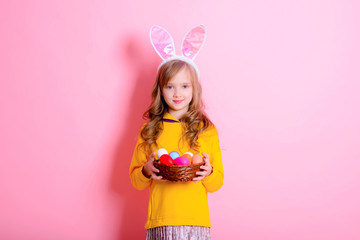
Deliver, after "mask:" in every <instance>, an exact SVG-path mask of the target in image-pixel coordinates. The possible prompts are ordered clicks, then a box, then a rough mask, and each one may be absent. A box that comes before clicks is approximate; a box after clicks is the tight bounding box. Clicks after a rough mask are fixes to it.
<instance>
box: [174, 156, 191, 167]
mask: <svg viewBox="0 0 360 240" xmlns="http://www.w3.org/2000/svg"><path fill="white" fill-rule="evenodd" d="M175 165H189V159H187V158H186V157H183V156H181V157H178V158H175Z"/></svg>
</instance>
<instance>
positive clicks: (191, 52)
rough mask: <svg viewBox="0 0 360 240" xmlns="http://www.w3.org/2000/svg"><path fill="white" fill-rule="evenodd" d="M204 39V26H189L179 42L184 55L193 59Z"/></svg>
mask: <svg viewBox="0 0 360 240" xmlns="http://www.w3.org/2000/svg"><path fill="white" fill-rule="evenodd" d="M205 39H206V28H205V26H204V25H199V26H196V27H193V28H191V29H190V30H189V31H188V32H187V33H186V34H185V37H184V39H183V42H182V44H181V51H182V53H183V56H184V57H187V58H190V59H191V60H194V59H195V57H196V56H197V55H198V53H199V52H200V50H201V48H202V47H203V45H204V42H205Z"/></svg>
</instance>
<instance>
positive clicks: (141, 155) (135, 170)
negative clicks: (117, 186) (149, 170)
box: [129, 134, 152, 190]
mask: <svg viewBox="0 0 360 240" xmlns="http://www.w3.org/2000/svg"><path fill="white" fill-rule="evenodd" d="M142 142H143V140H142V138H141V136H140V134H139V136H138V140H137V143H136V146H135V149H134V153H133V156H132V160H131V164H130V169H129V175H130V180H131V184H132V185H133V186H134V187H135V188H136V189H138V190H143V189H145V188H147V187H149V186H150V184H151V182H152V179H151V178H146V177H145V176H144V175H143V173H142V172H141V170H142V167H143V166H144V165H145V163H146V162H147V161H148V157H147V156H146V154H145V152H144V151H143V150H142V149H140V148H139V147H138V146H139V144H141V143H142Z"/></svg>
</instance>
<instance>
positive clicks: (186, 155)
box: [183, 153, 192, 164]
mask: <svg viewBox="0 0 360 240" xmlns="http://www.w3.org/2000/svg"><path fill="white" fill-rule="evenodd" d="M183 157H186V158H187V159H189V162H190V164H191V163H192V157H191V155H190V154H187V153H185V154H184V155H183Z"/></svg>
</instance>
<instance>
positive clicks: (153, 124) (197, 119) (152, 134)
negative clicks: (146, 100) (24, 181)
mask: <svg viewBox="0 0 360 240" xmlns="http://www.w3.org/2000/svg"><path fill="white" fill-rule="evenodd" d="M183 68H186V69H187V71H188V73H189V74H190V76H191V83H192V88H193V96H192V100H191V102H190V104H189V109H188V111H187V112H186V114H185V115H184V116H183V117H182V118H181V124H182V125H183V128H184V132H183V135H182V137H181V138H182V139H185V140H186V141H187V142H188V144H189V146H190V148H191V149H193V150H194V151H195V152H198V150H199V147H200V146H199V143H198V142H197V140H198V137H199V134H200V133H201V132H203V131H205V130H206V129H207V128H208V127H209V126H213V123H212V122H211V121H210V119H209V118H208V117H207V116H206V114H205V112H204V104H203V101H202V89H201V85H200V83H199V79H198V75H197V73H196V71H195V69H194V68H193V67H192V66H191V65H189V64H188V63H186V62H184V61H182V60H172V61H169V62H166V63H165V64H163V65H162V66H161V67H160V68H159V70H158V73H157V77H156V82H155V85H154V88H153V91H152V95H151V96H152V101H151V104H150V107H149V108H148V110H147V111H146V112H145V113H144V114H143V118H144V119H147V120H149V122H148V123H147V124H145V126H144V128H143V129H142V130H141V133H140V136H141V138H142V139H143V140H144V142H143V143H142V144H141V145H140V146H142V147H144V148H145V151H146V152H147V153H151V152H152V151H154V150H155V149H156V148H158V145H157V143H156V140H157V139H158V137H159V136H160V133H161V132H162V130H163V126H162V118H163V116H164V114H165V113H166V112H167V111H168V105H167V103H166V102H165V99H164V97H163V96H162V89H163V88H164V87H165V86H166V85H167V84H168V82H169V81H170V80H171V79H172V78H173V77H174V76H175V75H176V74H177V73H178V72H180V71H181V70H182V69H183ZM169 150H171V149H169Z"/></svg>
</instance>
